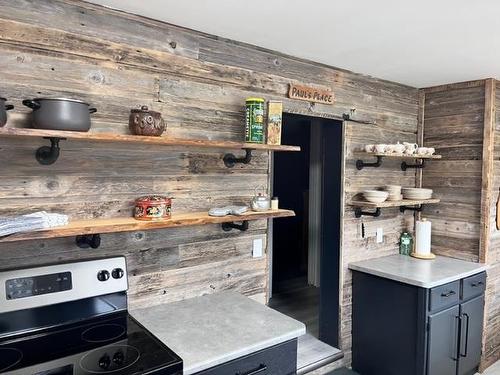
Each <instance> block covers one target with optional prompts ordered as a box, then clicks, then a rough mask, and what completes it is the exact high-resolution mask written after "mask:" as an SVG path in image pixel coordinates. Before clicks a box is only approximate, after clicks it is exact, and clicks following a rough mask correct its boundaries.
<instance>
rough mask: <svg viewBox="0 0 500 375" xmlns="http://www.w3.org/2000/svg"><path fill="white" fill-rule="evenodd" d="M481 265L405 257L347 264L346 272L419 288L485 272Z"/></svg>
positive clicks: (445, 258)
mask: <svg viewBox="0 0 500 375" xmlns="http://www.w3.org/2000/svg"><path fill="white" fill-rule="evenodd" d="M486 268H487V266H486V265H484V264H482V263H473V262H466V261H463V260H458V259H453V258H448V257H441V256H438V257H436V259H434V260H422V259H415V258H412V257H409V256H405V255H390V256H387V257H382V258H375V259H369V260H363V261H360V262H353V263H349V269H351V270H354V271H361V272H365V273H369V274H372V275H375V276H380V277H384V278H386V279H391V280H396V281H399V282H402V283H405V284H410V285H416V286H419V287H422V288H433V287H435V286H438V285H442V284H446V283H449V282H452V281H455V280H459V279H461V278H464V277H467V276H471V275H474V274H476V273H479V272H482V271H485V270H486Z"/></svg>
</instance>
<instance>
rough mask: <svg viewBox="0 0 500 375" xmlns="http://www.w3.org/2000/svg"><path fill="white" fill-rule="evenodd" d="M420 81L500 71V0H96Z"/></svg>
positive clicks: (392, 77) (283, 49)
mask: <svg viewBox="0 0 500 375" xmlns="http://www.w3.org/2000/svg"><path fill="white" fill-rule="evenodd" d="M91 1H92V2H94V3H98V4H102V5H106V6H110V7H112V8H116V9H121V10H125V11H127V12H130V13H135V14H140V15H144V16H147V17H150V18H154V19H158V20H162V21H166V22H169V23H172V24H176V25H180V26H185V27H188V28H191V29H195V30H199V31H203V32H206V33H210V34H214V35H218V36H223V37H226V38H230V39H234V40H238V41H242V42H246V43H250V44H255V45H258V46H261V47H266V48H269V49H272V50H276V51H280V52H283V53H286V54H289V55H293V56H297V57H302V58H306V59H309V60H314V61H318V62H321V63H325V64H328V65H332V66H336V67H339V68H343V69H348V70H352V71H355V72H358V73H364V74H368V75H372V76H375V77H378V78H384V79H388V80H391V81H396V82H401V83H405V84H408V85H411V86H416V87H426V86H432V85H438V84H443V83H451V82H459V81H466V80H472V79H479V78H487V77H494V78H500V18H499V17H498V15H499V14H500V1H498V0H479V1H477V0H476V1H472V0H418V1H411V0H377V1H373V0H372V1H370V0H342V1H340V0H245V1H243V0H239V1H238V0H190V1H188V0H91Z"/></svg>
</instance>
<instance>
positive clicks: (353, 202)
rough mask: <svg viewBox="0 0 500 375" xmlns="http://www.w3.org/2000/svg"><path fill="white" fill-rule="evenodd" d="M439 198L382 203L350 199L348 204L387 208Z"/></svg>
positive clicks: (432, 201) (433, 201) (413, 204)
mask: <svg viewBox="0 0 500 375" xmlns="http://www.w3.org/2000/svg"><path fill="white" fill-rule="evenodd" d="M440 201H441V200H440V199H423V200H413V199H403V200H400V201H385V202H382V203H373V202H368V201H364V200H352V201H351V202H350V203H349V204H350V205H351V206H356V207H371V208H388V207H401V206H415V205H420V204H434V203H439V202H440Z"/></svg>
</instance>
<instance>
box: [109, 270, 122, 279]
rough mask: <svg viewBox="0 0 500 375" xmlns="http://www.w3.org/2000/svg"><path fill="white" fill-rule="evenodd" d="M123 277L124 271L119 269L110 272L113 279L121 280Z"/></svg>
mask: <svg viewBox="0 0 500 375" xmlns="http://www.w3.org/2000/svg"><path fill="white" fill-rule="evenodd" d="M123 275H125V271H123V270H122V269H121V268H115V269H114V270H113V271H111V276H113V279H121V278H122V277H123Z"/></svg>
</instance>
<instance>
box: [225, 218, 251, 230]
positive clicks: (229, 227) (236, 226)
mask: <svg viewBox="0 0 500 375" xmlns="http://www.w3.org/2000/svg"><path fill="white" fill-rule="evenodd" d="M233 229H238V230H240V231H242V232H245V231H247V230H248V221H246V220H245V221H243V222H242V223H241V224H235V223H233V222H230V223H222V230H223V231H224V232H229V231H231V230H233Z"/></svg>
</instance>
